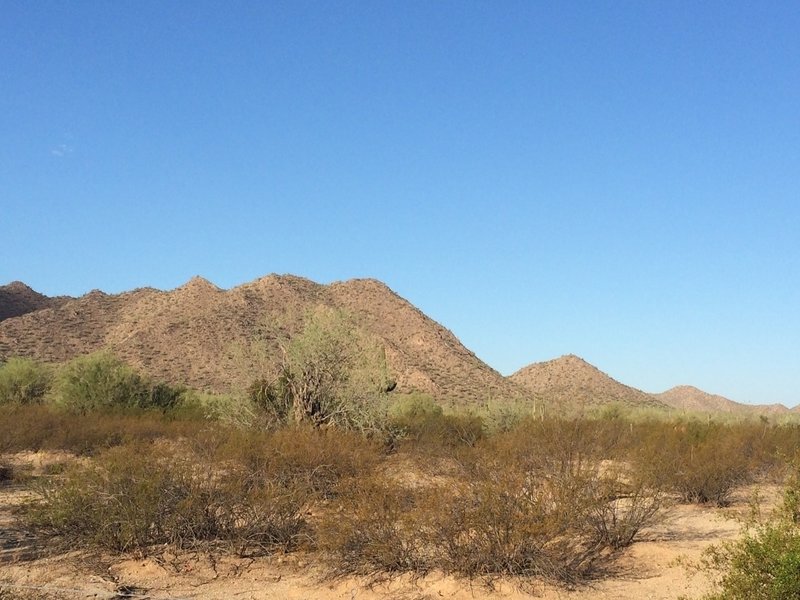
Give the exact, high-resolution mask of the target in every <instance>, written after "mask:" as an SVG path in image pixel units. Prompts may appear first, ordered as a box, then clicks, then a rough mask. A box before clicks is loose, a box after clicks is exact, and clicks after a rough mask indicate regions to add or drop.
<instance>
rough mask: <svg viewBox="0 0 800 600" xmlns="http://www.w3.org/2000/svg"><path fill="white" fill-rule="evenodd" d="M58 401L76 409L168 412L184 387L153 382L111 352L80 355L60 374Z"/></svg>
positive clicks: (174, 405)
mask: <svg viewBox="0 0 800 600" xmlns="http://www.w3.org/2000/svg"><path fill="white" fill-rule="evenodd" d="M55 391H56V394H55V402H56V404H57V405H59V406H62V407H64V408H67V409H68V410H72V411H75V412H80V413H85V412H87V411H92V410H131V409H159V410H163V411H168V410H170V409H173V408H175V407H176V406H177V405H178V404H179V401H180V397H181V394H182V393H183V392H184V390H183V389H182V388H176V387H172V386H169V385H167V384H165V383H158V382H151V381H149V380H148V379H147V378H145V377H143V376H142V375H141V374H139V373H138V372H137V371H136V370H135V369H133V368H132V367H129V366H128V365H126V364H125V363H124V362H122V361H121V360H120V359H118V358H117V357H116V356H114V355H113V354H111V353H109V352H105V351H101V352H95V353H93V354H89V355H86V356H81V357H79V358H76V359H74V360H72V361H70V362H69V363H67V364H66V365H65V366H64V367H63V368H62V369H61V372H60V373H59V375H58V378H57V382H56V390H55Z"/></svg>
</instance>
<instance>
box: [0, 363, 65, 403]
mask: <svg viewBox="0 0 800 600" xmlns="http://www.w3.org/2000/svg"><path fill="white" fill-rule="evenodd" d="M52 383H53V372H52V370H51V369H50V367H48V366H45V365H42V364H40V363H37V362H36V361H34V360H31V359H29V358H17V357H12V358H9V359H8V360H7V361H6V362H5V363H4V364H2V365H0V404H6V403H17V404H32V403H37V402H41V401H42V399H43V398H44V396H45V394H46V393H47V392H48V391H49V390H50V387H51V385H52Z"/></svg>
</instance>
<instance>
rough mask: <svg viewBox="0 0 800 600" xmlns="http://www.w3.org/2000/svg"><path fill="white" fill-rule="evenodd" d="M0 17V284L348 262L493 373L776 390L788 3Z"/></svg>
mask: <svg viewBox="0 0 800 600" xmlns="http://www.w3.org/2000/svg"><path fill="white" fill-rule="evenodd" d="M0 9H2V10H1V11H0V15H1V16H0V248H1V249H0V283H5V282H8V281H11V280H16V279H19V280H23V281H25V282H26V283H28V284H29V285H31V286H32V287H34V288H35V289H37V290H40V291H42V292H44V293H47V294H51V295H54V294H71V295H78V294H82V293H84V292H86V291H88V290H90V289H92V288H100V289H103V290H105V291H108V292H119V291H123V290H127V289H131V288H134V287H138V286H143V285H153V286H155V287H159V288H162V289H170V288H173V287H176V286H178V285H180V284H181V283H183V282H184V281H186V280H187V279H189V278H190V277H191V276H193V275H195V274H200V275H203V276H205V277H206V278H208V279H210V280H212V281H213V282H215V283H216V284H217V285H219V286H221V287H231V286H234V285H237V284H240V283H243V282H246V281H249V280H252V279H255V278H257V277H260V276H262V275H265V274H268V273H272V272H277V273H294V274H297V275H302V276H306V277H309V278H311V279H314V280H316V281H320V282H329V281H334V280H341V279H348V278H351V277H375V278H378V279H381V280H382V281H384V282H386V283H387V284H388V285H389V286H390V287H392V288H393V289H394V290H396V291H397V292H398V293H399V294H401V295H402V296H404V297H405V298H407V299H408V300H410V301H411V302H413V303H414V304H415V305H417V306H418V307H420V308H421V309H422V310H423V311H424V312H426V313H427V314H428V315H430V316H431V317H433V318H435V319H436V320H438V321H439V322H441V323H442V324H444V325H445V326H446V327H448V328H450V329H451V330H452V331H453V332H454V333H455V334H456V335H457V336H458V337H459V338H460V339H461V340H462V341H463V342H464V343H465V344H466V345H467V346H468V347H469V348H470V349H472V350H473V351H474V352H475V353H476V354H477V355H478V356H479V357H481V358H482V359H483V360H485V361H486V362H488V363H489V364H490V365H492V366H493V367H495V368H496V369H498V370H499V371H501V372H502V373H506V374H507V373H511V372H513V371H514V370H516V369H518V368H520V367H522V366H523V365H525V364H528V363H530V362H534V361H540V360H547V359H550V358H554V357H556V356H559V355H561V354H566V353H575V354H578V355H580V356H582V357H584V358H585V359H587V360H588V361H589V362H591V363H593V364H595V365H597V366H598V367H600V368H601V369H602V370H604V371H606V372H608V373H609V374H611V375H612V376H614V377H615V378H617V379H619V380H621V381H623V382H624V383H627V384H629V385H634V386H636V387H639V388H642V389H645V390H647V391H663V390H665V389H667V388H669V387H671V386H673V385H677V384H683V383H688V384H692V385H696V386H698V387H700V388H702V389H705V390H707V391H710V392H714V393H720V394H723V395H726V396H728V397H730V398H732V399H735V400H739V401H744V402H783V403H785V404H787V405H794V404H797V403H799V402H800V352H799V350H800V347H799V346H800V36H798V33H797V32H798V31H800V4H798V3H797V2H778V1H775V2H767V3H754V2H732V1H726V2H702V3H700V2H634V1H625V0H619V1H615V2H594V1H593V2H510V1H509V2H465V1H459V2H428V1H424V2H412V1H403V2H384V1H376V2H307V3H306V2H286V3H279V2H263V3H262V2H224V3H223V2H216V3H212V2H200V1H196V2H194V1H193V2H188V1H187V2H161V1H159V2H146V1H137V2H132V1H120V2H69V3H67V2H47V1H42V2H27V1H16V0H0Z"/></svg>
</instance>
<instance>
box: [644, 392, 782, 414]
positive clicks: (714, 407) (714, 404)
mask: <svg viewBox="0 0 800 600" xmlns="http://www.w3.org/2000/svg"><path fill="white" fill-rule="evenodd" d="M655 397H656V398H658V399H659V400H661V401H662V402H663V403H664V404H667V405H669V406H671V407H672V408H675V409H678V410H685V411H697V412H726V413H749V414H753V413H756V414H764V415H767V414H772V415H780V414H784V413H788V412H789V409H788V408H786V407H785V406H783V405H782V404H769V405H764V404H742V403H740V402H735V401H733V400H730V399H728V398H725V397H724V396H718V395H716V394H709V393H708V392H704V391H703V390H699V389H697V388H696V387H692V386H691V385H679V386H677V387H674V388H672V389H670V390H667V391H666V392H663V393H661V394H655Z"/></svg>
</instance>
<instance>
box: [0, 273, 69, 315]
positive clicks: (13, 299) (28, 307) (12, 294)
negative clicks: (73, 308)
mask: <svg viewBox="0 0 800 600" xmlns="http://www.w3.org/2000/svg"><path fill="white" fill-rule="evenodd" d="M69 299H70V298H67V297H66V296H60V297H57V298H48V297H47V296H45V295H44V294H40V293H39V292H36V291H34V290H32V289H31V288H29V287H28V286H27V285H25V284H24V283H22V282H21V281H12V282H11V283H9V284H8V285H3V286H0V321H4V320H6V319H10V318H12V317H19V316H21V315H25V314H28V313H31V312H34V311H37V310H42V309H44V308H52V307H55V306H59V305H61V304H63V303H64V302H66V301H68V300H69Z"/></svg>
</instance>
